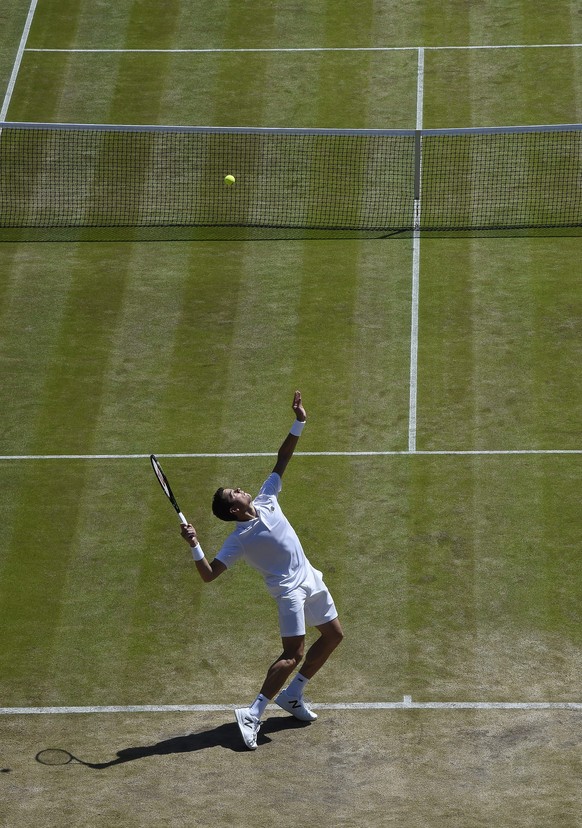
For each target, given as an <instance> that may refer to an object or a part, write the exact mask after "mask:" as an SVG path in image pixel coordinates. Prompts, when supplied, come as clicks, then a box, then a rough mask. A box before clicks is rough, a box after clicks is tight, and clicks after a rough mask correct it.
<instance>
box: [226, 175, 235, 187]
mask: <svg viewBox="0 0 582 828" xmlns="http://www.w3.org/2000/svg"><path fill="white" fill-rule="evenodd" d="M235 181H236V178H235V177H234V175H225V176H224V183H225V184H228V186H229V187H232V185H233V184H234V182H235Z"/></svg>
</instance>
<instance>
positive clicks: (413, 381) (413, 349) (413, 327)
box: [408, 49, 424, 452]
mask: <svg viewBox="0 0 582 828" xmlns="http://www.w3.org/2000/svg"><path fill="white" fill-rule="evenodd" d="M423 107H424V49H419V50H418V68H417V74H416V129H417V130H421V129H422V112H423ZM420 142H421V138H420V136H419V134H418V132H417V135H416V138H415V146H418V153H419V155H420V147H421V144H420ZM420 163H421V161H420V158H419V159H418V164H419V165H420ZM420 172H421V171H420V168H419V169H418V170H415V179H416V178H417V179H418V184H417V183H416V181H415V190H416V189H417V188H418V192H415V195H414V216H413V220H414V228H415V229H414V232H413V235H412V298H411V319H410V381H409V383H410V387H409V404H408V450H409V451H411V452H414V451H416V415H417V411H416V403H417V396H418V298H419V284H420V210H421V205H420V195H421V194H420V182H421V180H422V178H421V174H420Z"/></svg>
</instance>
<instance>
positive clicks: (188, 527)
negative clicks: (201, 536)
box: [180, 523, 198, 546]
mask: <svg viewBox="0 0 582 828" xmlns="http://www.w3.org/2000/svg"><path fill="white" fill-rule="evenodd" d="M180 534H181V535H182V537H183V538H184V540H185V541H186V542H187V543H189V544H190V546H196V544H197V543H198V536H197V535H196V529H194V527H193V526H192V524H191V523H186V524H184V525H183V526H182V528H181V529H180Z"/></svg>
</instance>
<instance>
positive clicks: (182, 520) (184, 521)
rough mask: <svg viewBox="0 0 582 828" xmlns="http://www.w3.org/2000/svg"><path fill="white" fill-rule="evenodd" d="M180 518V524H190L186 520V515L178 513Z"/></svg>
mask: <svg viewBox="0 0 582 828" xmlns="http://www.w3.org/2000/svg"><path fill="white" fill-rule="evenodd" d="M178 517H179V518H180V523H182V524H183V525H184V526H186V524H187V523H188V521H187V520H186V518H185V517H184V515H183V514H182V512H178Z"/></svg>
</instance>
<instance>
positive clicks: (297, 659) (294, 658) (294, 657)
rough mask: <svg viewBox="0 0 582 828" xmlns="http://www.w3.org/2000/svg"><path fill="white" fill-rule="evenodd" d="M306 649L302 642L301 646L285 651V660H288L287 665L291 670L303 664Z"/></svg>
mask: <svg viewBox="0 0 582 828" xmlns="http://www.w3.org/2000/svg"><path fill="white" fill-rule="evenodd" d="M304 650H305V647H304V645H303V644H301V646H299V647H296V648H294V649H293V650H288V651H286V652H284V653H283V660H284V661H285V662H286V666H287V667H288V668H289V669H290V670H294V669H295V668H296V667H298V666H299V665H300V664H301V661H302V660H303V653H304Z"/></svg>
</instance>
